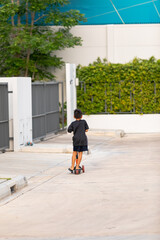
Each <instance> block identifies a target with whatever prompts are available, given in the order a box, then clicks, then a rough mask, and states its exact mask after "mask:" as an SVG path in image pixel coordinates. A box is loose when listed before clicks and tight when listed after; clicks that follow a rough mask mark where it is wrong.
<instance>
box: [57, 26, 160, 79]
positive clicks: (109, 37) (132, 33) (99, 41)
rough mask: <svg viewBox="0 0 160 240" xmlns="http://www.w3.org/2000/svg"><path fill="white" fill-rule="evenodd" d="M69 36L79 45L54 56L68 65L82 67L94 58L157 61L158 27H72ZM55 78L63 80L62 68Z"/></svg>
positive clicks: (159, 45)
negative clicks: (78, 40) (74, 36)
mask: <svg viewBox="0 0 160 240" xmlns="http://www.w3.org/2000/svg"><path fill="white" fill-rule="evenodd" d="M71 32H72V33H73V34H74V35H76V36H80V37H81V38H82V39H83V43H82V46H77V47H74V48H69V49H65V50H63V51H58V52H56V54H57V55H58V56H59V57H62V58H63V59H64V61H65V62H68V63H75V64H77V65H78V64H81V65H83V66H85V65H88V64H89V63H92V62H93V61H95V60H96V59H97V57H100V58H101V59H103V58H107V59H108V61H109V62H113V63H126V62H128V61H131V60H133V58H135V57H138V58H145V59H148V58H150V57H151V56H155V58H157V59H158V58H160V41H159V39H160V24H131V25H128V24H127V25H126V24H123V25H96V26H95V25H93V26H90V25H89V26H76V27H74V28H73V29H72V30H71ZM56 76H57V79H58V80H60V81H62V80H65V68H63V69H62V70H57V71H56Z"/></svg>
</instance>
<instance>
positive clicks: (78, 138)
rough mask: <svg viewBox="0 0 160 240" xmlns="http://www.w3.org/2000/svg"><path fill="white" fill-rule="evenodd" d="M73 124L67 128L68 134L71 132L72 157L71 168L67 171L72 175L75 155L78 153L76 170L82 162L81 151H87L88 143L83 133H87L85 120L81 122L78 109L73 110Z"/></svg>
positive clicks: (80, 113)
mask: <svg viewBox="0 0 160 240" xmlns="http://www.w3.org/2000/svg"><path fill="white" fill-rule="evenodd" d="M74 118H75V119H76V120H75V121H74V122H72V123H71V124H70V126H69V127H68V132H69V133H71V132H73V138H72V139H73V155H72V166H71V168H68V170H69V171H70V172H71V173H73V170H74V165H75V161H76V155H77V152H78V160H77V161H76V169H79V165H80V163H81V160H82V154H83V151H88V141H87V136H86V134H85V132H88V129H89V127H88V124H87V122H86V121H85V120H82V112H81V110H80V109H75V110H74Z"/></svg>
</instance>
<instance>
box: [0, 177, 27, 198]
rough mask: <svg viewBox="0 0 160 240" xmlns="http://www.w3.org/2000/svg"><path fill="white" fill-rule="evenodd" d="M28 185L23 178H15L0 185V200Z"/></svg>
mask: <svg viewBox="0 0 160 240" xmlns="http://www.w3.org/2000/svg"><path fill="white" fill-rule="evenodd" d="M27 185H28V181H27V179H26V177H24V176H17V177H15V178H13V179H11V180H9V181H6V182H4V183H2V184H0V200H1V199H3V198H5V197H8V196H10V195H11V194H13V193H14V192H16V191H18V190H20V189H22V188H24V187H25V186H27Z"/></svg>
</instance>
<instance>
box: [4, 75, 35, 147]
mask: <svg viewBox="0 0 160 240" xmlns="http://www.w3.org/2000/svg"><path fill="white" fill-rule="evenodd" d="M0 82H7V83H8V90H9V91H13V93H10V94H9V137H11V138H13V140H11V141H10V149H11V150H14V151H18V150H19V149H20V147H21V146H23V145H25V144H26V142H27V141H30V142H32V103H31V101H32V95H31V78H24V77H12V78H0Z"/></svg>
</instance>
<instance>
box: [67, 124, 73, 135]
mask: <svg viewBox="0 0 160 240" xmlns="http://www.w3.org/2000/svg"><path fill="white" fill-rule="evenodd" d="M72 131H73V124H72V123H71V124H70V125H69V127H68V132H69V133H71V132H72Z"/></svg>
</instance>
